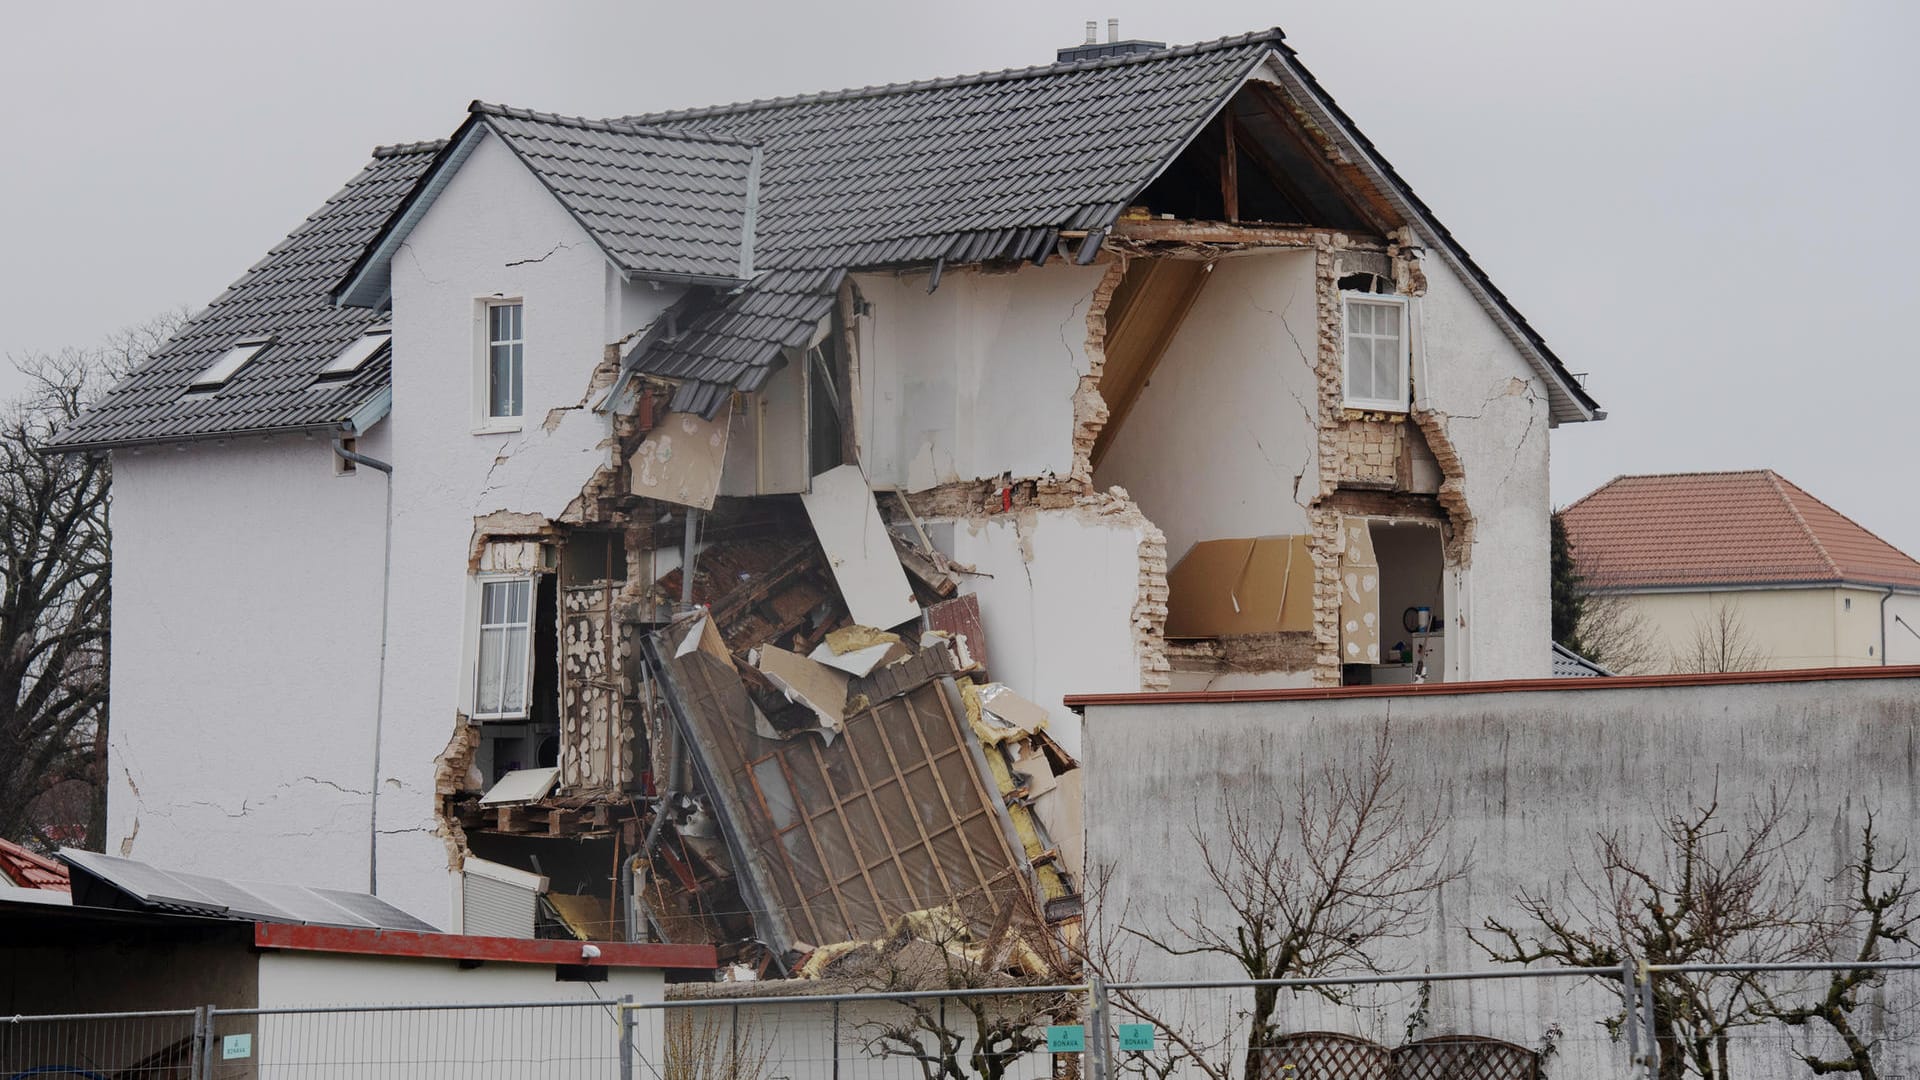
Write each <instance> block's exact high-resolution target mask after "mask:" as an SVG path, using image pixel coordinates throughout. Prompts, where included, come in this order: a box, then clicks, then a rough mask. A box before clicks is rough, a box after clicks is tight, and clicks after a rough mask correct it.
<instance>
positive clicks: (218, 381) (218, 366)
mask: <svg viewBox="0 0 1920 1080" xmlns="http://www.w3.org/2000/svg"><path fill="white" fill-rule="evenodd" d="M267 342H268V339H266V338H254V339H252V340H250V341H242V342H239V343H238V344H236V345H234V346H233V348H231V349H228V350H227V351H226V352H224V353H222V354H221V355H220V359H218V360H215V361H214V362H213V364H212V366H210V367H208V368H207V370H205V371H203V372H201V373H200V374H198V375H196V376H194V379H193V382H191V383H189V384H188V385H187V389H188V390H189V391H195V390H218V389H220V388H221V387H222V386H225V385H226V384H227V380H228V379H231V378H233V377H234V375H235V374H236V373H238V372H239V370H240V369H241V368H243V367H245V366H246V365H247V361H249V360H251V359H253V358H254V357H256V356H258V355H260V350H261V349H264V348H266V347H267Z"/></svg>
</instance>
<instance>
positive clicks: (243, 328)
mask: <svg viewBox="0 0 1920 1080" xmlns="http://www.w3.org/2000/svg"><path fill="white" fill-rule="evenodd" d="M441 146H442V144H441V143H438V142H432V143H412V144H409V145H406V146H393V147H383V148H381V149H379V150H376V151H374V156H373V160H372V161H370V162H368V163H367V166H366V168H364V169H362V170H361V172H360V174H359V175H358V176H355V177H354V178H353V179H352V180H350V181H348V182H347V186H346V187H344V188H342V189H341V190H340V191H339V192H338V193H336V194H335V195H334V196H333V197H332V198H330V199H328V200H327V202H326V205H324V206H322V207H321V208H320V209H319V210H317V211H315V212H314V213H313V215H312V216H310V217H308V218H307V220H306V221H304V222H302V223H301V224H300V227H299V228H297V229H295V230H294V231H293V232H292V233H290V234H288V236H287V238H286V239H285V240H282V241H281V242H280V243H279V244H278V245H276V246H275V247H274V248H273V250H272V251H270V252H268V253H267V257H266V258H264V259H262V260H260V261H259V262H258V263H256V264H254V266H253V268H252V269H250V270H248V271H247V272H246V274H245V275H243V276H242V277H241V278H240V280H238V281H236V282H234V283H233V284H232V285H231V286H229V287H228V289H227V290H226V291H225V292H223V293H221V294H220V295H219V296H218V297H215V298H214V301H213V302H212V303H211V304H208V305H207V307H206V308H205V309H204V310H202V311H201V312H199V313H198V314H196V315H195V316H194V317H193V318H192V319H191V320H190V321H189V322H188V323H187V325H186V326H185V327H184V328H182V329H181V331H180V332H179V333H178V334H176V335H174V337H173V339H172V340H170V341H168V342H167V344H166V345H164V346H162V347H161V348H160V350H159V351H158V352H156V353H154V354H153V356H152V357H151V358H150V359H149V360H148V361H147V362H146V363H145V364H143V365H141V367H140V368H139V370H137V371H135V372H134V373H133V374H132V375H130V376H128V377H127V378H126V379H125V380H123V381H122V382H121V383H120V384H119V385H118V386H115V387H114V388H113V389H112V390H111V391H109V392H108V393H107V394H106V395H105V396H104V397H103V398H101V400H100V401H99V402H97V403H96V404H95V405H94V406H93V407H92V408H91V409H89V410H88V411H87V412H86V413H85V414H84V415H82V416H81V417H80V418H79V419H78V420H76V421H74V422H73V423H72V424H70V425H68V426H67V428H66V429H65V430H63V431H62V432H60V434H59V435H57V436H56V437H55V438H54V439H53V446H55V447H57V448H59V449H63V450H82V449H90V448H99V447H111V446H127V445H133V444H138V443H146V442H162V441H171V440H179V439H194V438H205V437H208V436H211V435H225V434H242V433H247V432H267V431H280V430H289V429H303V428H304V429H314V428H326V427H335V426H339V425H343V424H344V423H346V421H347V420H348V419H349V418H350V417H352V416H353V415H354V414H355V413H356V412H358V411H359V410H360V409H361V408H362V407H363V406H365V405H367V404H368V403H369V402H370V401H373V400H374V399H376V398H377V397H379V396H380V395H381V394H384V393H386V392H387V376H388V366H389V360H388V358H387V356H386V355H385V353H384V352H383V353H382V354H381V355H377V356H375V357H374V358H373V359H371V360H369V361H368V362H367V363H366V365H365V366H363V367H362V368H361V369H360V370H359V372H357V373H356V374H355V375H354V376H353V377H351V378H349V379H346V380H343V381H341V382H339V383H337V384H334V385H333V386H332V387H331V388H329V389H324V390H315V389H310V387H312V386H313V385H314V383H315V376H316V375H317V374H318V373H319V371H320V369H321V368H324V367H325V366H326V365H327V364H328V363H329V362H331V361H332V360H333V358H334V357H335V356H337V355H339V353H340V351H341V350H342V349H344V348H346V347H347V346H348V345H350V344H352V343H353V342H354V341H355V340H357V339H358V338H359V337H360V336H361V334H362V333H364V332H365V331H366V330H367V329H368V328H369V327H371V326H375V325H378V324H381V323H384V322H385V321H386V318H387V317H386V315H385V314H384V313H381V312H375V311H369V310H365V309H359V308H337V307H335V306H334V305H333V301H332V299H331V298H330V297H329V295H328V290H329V289H331V288H332V287H333V285H334V283H335V282H337V281H338V280H339V279H340V276H341V275H342V274H344V273H346V271H347V268H348V267H350V266H352V265H353V262H354V260H355V259H356V258H357V257H358V256H359V255H360V252H361V250H362V249H363V248H364V247H365V246H366V245H367V242H368V241H369V240H371V239H372V238H373V236H374V234H375V233H377V232H379V231H380V229H381V227H382V226H383V225H384V224H385V223H386V221H387V218H388V217H389V216H390V215H392V213H393V212H394V210H395V209H396V208H397V207H398V206H399V205H400V203H401V202H402V200H404V199H405V198H406V196H407V194H408V192H410V191H411V190H412V189H413V186H414V183H415V181H417V180H418V179H419V178H420V176H421V175H422V174H423V173H424V172H425V171H426V168H427V166H428V164H429V163H430V162H431V161H432V160H433V158H434V155H435V154H436V153H437V152H438V151H439V150H440V149H441ZM266 334H270V335H272V337H273V341H272V343H271V344H270V345H268V346H267V347H266V349H264V350H263V351H262V352H261V353H260V354H259V355H258V356H256V357H254V359H253V360H252V361H251V362H249V363H248V364H247V365H246V366H245V367H243V368H241V369H240V371H239V372H238V373H237V374H235V375H234V376H233V378H232V379H230V380H229V381H228V382H227V383H226V385H225V386H223V387H222V388H220V389H219V390H217V391H215V392H214V393H212V394H211V395H209V396H206V397H204V398H198V399H188V398H186V397H185V395H186V392H187V385H188V384H189V383H190V382H192V381H193V378H194V376H196V375H198V374H199V373H200V372H202V371H204V370H205V369H206V368H207V366H208V365H210V364H212V363H213V362H214V361H215V360H216V359H218V358H219V357H220V355H221V354H222V353H224V352H225V351H226V350H227V349H229V348H230V347H232V346H233V345H234V344H235V343H237V342H240V341H244V340H247V339H249V338H253V337H257V336H260V335H266Z"/></svg>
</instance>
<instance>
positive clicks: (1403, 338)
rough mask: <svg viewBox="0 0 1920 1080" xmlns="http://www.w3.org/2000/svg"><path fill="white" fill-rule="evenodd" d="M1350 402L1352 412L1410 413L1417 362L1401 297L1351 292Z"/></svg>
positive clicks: (1347, 363) (1347, 372) (1348, 342)
mask: <svg viewBox="0 0 1920 1080" xmlns="http://www.w3.org/2000/svg"><path fill="white" fill-rule="evenodd" d="M1344 307H1345V313H1346V320H1345V321H1346V359H1345V368H1346V370H1345V378H1346V400H1345V402H1344V404H1345V405H1346V406H1347V407H1348V408H1350V409H1378V410H1380V411H1382V412H1405V411H1407V398H1408V394H1409V391H1410V389H1411V386H1412V382H1413V379H1412V373H1411V369H1412V366H1413V365H1412V357H1413V350H1412V348H1411V342H1410V340H1409V339H1410V338H1411V337H1412V335H1411V334H1410V333H1409V332H1408V326H1407V301H1406V298H1405V297H1402V296H1383V295H1380V294H1377V293H1348V294H1347V295H1346V298H1345V304H1344Z"/></svg>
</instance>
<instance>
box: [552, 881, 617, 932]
mask: <svg viewBox="0 0 1920 1080" xmlns="http://www.w3.org/2000/svg"><path fill="white" fill-rule="evenodd" d="M541 899H542V900H543V901H545V903H546V905H547V910H549V911H551V912H552V913H553V917H554V919H555V921H557V922H558V923H559V924H560V925H561V926H562V927H563V928H565V930H566V931H567V933H569V934H572V935H573V936H574V937H575V938H576V939H577V940H580V941H608V940H611V939H612V937H613V928H614V923H613V907H612V905H610V904H608V903H607V900H606V898H605V897H600V896H576V895H574V894H572V893H548V894H546V895H545V896H544V897H542V898H541Z"/></svg>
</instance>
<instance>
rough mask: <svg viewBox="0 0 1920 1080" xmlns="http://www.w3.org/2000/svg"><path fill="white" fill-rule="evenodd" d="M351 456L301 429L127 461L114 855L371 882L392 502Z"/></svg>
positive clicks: (116, 472)
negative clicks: (351, 463)
mask: <svg viewBox="0 0 1920 1080" xmlns="http://www.w3.org/2000/svg"><path fill="white" fill-rule="evenodd" d="M390 432H391V425H389V424H380V425H378V426H377V427H375V428H374V429H373V431H372V432H371V433H370V434H368V435H367V436H365V437H364V438H362V439H361V440H360V450H361V452H363V453H366V454H370V455H373V456H375V457H380V458H386V457H388V456H389V455H390V454H391V448H390V445H391V444H390V443H389V440H388V436H389V434H390ZM333 461H334V458H333V450H332V447H331V445H330V444H329V443H328V441H327V440H324V439H309V438H305V437H301V436H291V437H289V436H281V437H275V438H253V439H235V440H232V441H230V442H225V443H194V444H183V445H180V446H177V447H162V448H155V449H147V450H118V451H115V452H114V455H113V526H114V537H113V541H114V543H113V558H114V578H113V624H114V625H113V628H114V640H113V646H114V648H113V653H112V657H111V661H112V663H111V671H110V680H111V686H110V689H111V692H112V694H113V697H114V701H115V705H114V710H113V724H112V727H111V729H110V732H109V746H108V781H107V841H106V845H105V850H106V851H107V853H108V854H113V855H130V856H132V857H135V858H139V859H142V860H150V861H152V862H154V863H157V864H160V865H165V866H172V867H177V868H178V869H181V870H185V871H191V872H193V873H200V874H210V875H214V876H218V877H244V878H253V879H273V880H284V881H290V882H299V883H302V884H307V885H318V886H325V887H331V888H337V889H352V890H364V889H365V888H366V884H367V820H368V819H367V806H368V801H369V795H368V793H369V789H370V786H371V778H372V770H373V764H372V760H371V751H372V745H373V722H374V691H375V681H376V680H375V678H374V672H375V671H376V670H378V666H379V646H380V642H379V628H380V567H381V547H382V530H383V525H384V518H385V514H386V502H385V496H386V492H385V490H384V482H383V478H382V477H381V475H380V474H379V473H378V472H375V471H374V470H372V469H361V470H359V471H358V472H356V473H354V474H352V475H348V476H336V475H335V474H334V466H333ZM439 738H440V741H441V742H442V743H443V744H444V743H445V741H446V736H445V732H444V730H443V731H442V732H441V733H440V736H439ZM431 760H432V758H431V755H429V756H428V758H427V759H425V762H423V764H426V763H430V762H431ZM429 771H430V770H429Z"/></svg>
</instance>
